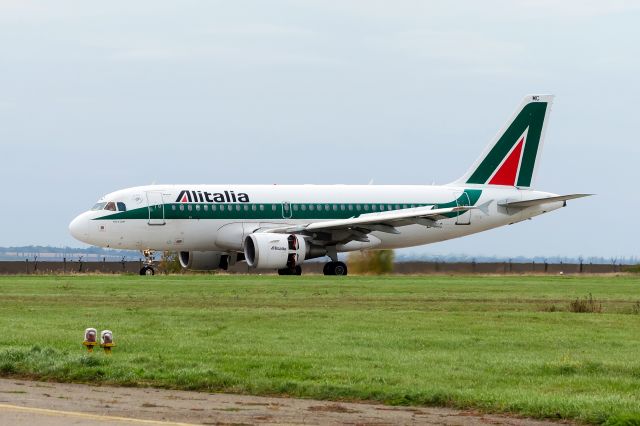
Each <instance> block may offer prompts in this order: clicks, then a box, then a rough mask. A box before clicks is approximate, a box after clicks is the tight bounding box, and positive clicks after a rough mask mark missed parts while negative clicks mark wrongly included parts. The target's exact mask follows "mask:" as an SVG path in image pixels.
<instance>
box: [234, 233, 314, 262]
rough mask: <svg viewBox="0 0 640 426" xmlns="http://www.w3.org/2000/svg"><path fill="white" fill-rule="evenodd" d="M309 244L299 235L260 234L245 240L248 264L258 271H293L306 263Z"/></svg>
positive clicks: (248, 236) (245, 254)
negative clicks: (287, 269)
mask: <svg viewBox="0 0 640 426" xmlns="http://www.w3.org/2000/svg"><path fill="white" fill-rule="evenodd" d="M307 248H308V246H307V243H306V241H305V240H304V238H302V237H301V236H299V235H295V234H291V235H283V234H269V233H266V232H258V233H255V234H250V235H247V236H246V237H245V239H244V257H245V259H246V261H247V264H248V265H249V266H250V267H252V268H258V269H282V268H290V269H293V268H295V267H296V265H299V264H301V263H302V262H304V259H305V257H306V254H307V251H308V250H307Z"/></svg>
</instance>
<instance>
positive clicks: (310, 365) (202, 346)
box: [0, 276, 640, 424]
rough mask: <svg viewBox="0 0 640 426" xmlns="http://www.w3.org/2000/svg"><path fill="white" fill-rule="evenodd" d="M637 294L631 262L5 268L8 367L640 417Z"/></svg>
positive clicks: (56, 376) (314, 394) (116, 380)
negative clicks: (88, 339)
mask: <svg viewBox="0 0 640 426" xmlns="http://www.w3.org/2000/svg"><path fill="white" fill-rule="evenodd" d="M589 294H592V295H593V298H594V299H595V300H597V301H598V302H599V303H601V304H602V310H603V312H602V313H572V312H569V305H570V303H571V302H572V301H575V300H576V298H584V297H587V296H588V295H589ZM639 300H640V278H638V277H633V276H626V277H624V276H621V277H611V276H608V277H596V276H588V277H570V276H564V277H537V276H536V277H520V276H505V277H476V276H464V277H463V276H451V277H448V276H438V277H379V278H378V277H375V278H370V277H333V278H332V277H322V276H318V277H312V276H307V277H304V276H303V277H273V276H176V277H161V276H156V277H137V276H130V277H126V276H77V277H60V276H57V277H47V276H41V277H27V276H25V277H0V375H4V376H26V377H34V378H39V379H43V380H57V381H74V382H87V383H110V384H121V385H131V386H159V387H167V388H179V389H193V390H203V391H221V392H239V393H250V394H258V395H291V396H301V397H310V398H323V399H334V400H372V401H380V402H383V403H387V404H403V405H446V406H451V407H460V408H474V409H479V410H481V411H488V412H506V413H515V414H518V415H526V416H533V417H538V418H563V419H565V418H569V419H577V420H579V421H584V422H590V423H605V422H609V423H610V424H634V423H633V422H634V421H635V422H638V420H640V314H639V311H638V309H637V307H636V308H634V306H637V302H638V301H639ZM86 327H96V328H97V329H98V330H102V329H105V328H109V329H111V330H113V332H114V337H115V339H116V343H117V345H118V346H117V347H116V348H115V349H114V353H113V355H112V356H111V357H107V356H105V355H104V354H103V353H101V352H98V353H94V354H93V355H87V354H86V350H85V349H84V348H83V347H82V345H81V342H82V334H83V331H84V329H85V328H86ZM636 424H637V423H636Z"/></svg>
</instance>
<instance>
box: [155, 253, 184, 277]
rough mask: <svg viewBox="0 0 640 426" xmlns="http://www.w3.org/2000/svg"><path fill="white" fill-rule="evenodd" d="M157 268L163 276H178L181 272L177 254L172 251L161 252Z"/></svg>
mask: <svg viewBox="0 0 640 426" xmlns="http://www.w3.org/2000/svg"><path fill="white" fill-rule="evenodd" d="M158 267H159V269H160V271H161V272H162V273H164V274H179V273H181V272H182V265H180V259H179V258H178V253H176V252H173V251H164V252H162V258H161V259H160V264H159V265H158Z"/></svg>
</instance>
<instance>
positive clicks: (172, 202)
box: [69, 185, 564, 252]
mask: <svg viewBox="0 0 640 426" xmlns="http://www.w3.org/2000/svg"><path fill="white" fill-rule="evenodd" d="M181 194H182V196H181ZM187 195H188V196H189V197H187ZM553 195H554V194H550V193H547V192H539V191H533V190H519V189H517V188H515V187H498V186H496V187H493V186H491V185H489V186H487V185H482V186H474V185H466V186H464V187H462V186H449V185H445V186H418V185H152V186H142V187H134V188H128V189H123V190H120V191H116V192H113V193H110V194H108V195H105V196H104V197H102V198H101V199H100V200H99V204H98V205H97V206H96V208H100V209H99V210H89V211H87V212H84V213H82V214H80V215H79V216H78V217H76V218H75V219H74V220H73V222H72V223H71V224H70V226H69V228H70V230H71V233H72V235H73V236H74V237H75V238H77V239H78V240H81V241H83V242H85V243H88V244H92V245H96V246H102V247H111V248H117V249H134V250H167V251H221V252H232V251H242V249H243V247H242V246H243V241H244V237H245V236H246V235H247V234H250V233H252V232H254V231H256V230H259V229H267V228H273V227H278V226H283V225H284V224H291V225H294V224H305V223H310V222H320V221H325V220H332V219H343V218H350V217H357V216H362V215H366V214H372V213H378V212H381V211H388V210H400V209H410V208H413V207H422V206H429V205H434V206H455V205H456V204H458V205H471V206H474V207H475V208H473V209H472V210H469V211H466V212H464V213H463V214H460V215H458V216H456V215H454V216H453V217H450V218H446V219H441V220H438V221H437V224H438V227H428V226H423V225H422V224H410V225H406V226H399V227H397V230H398V231H399V233H397V234H393V233H385V232H377V231H374V232H372V233H371V234H370V235H369V241H368V242H359V241H350V242H348V243H346V244H339V245H337V247H336V248H337V251H339V252H341V251H342V252H344V251H352V250H361V249H392V248H401V247H411V246H419V245H423V244H429V243H434V242H438V241H444V240H449V239H452V238H457V237H461V236H464V235H469V234H474V233H477V232H481V231H485V230H488V229H492V228H496V227H499V226H503V225H508V224H511V223H515V222H519V221H522V220H525V219H528V218H531V217H533V216H536V215H539V214H542V213H546V212H548V211H551V210H555V209H557V208H559V207H562V206H563V205H564V202H562V201H556V202H550V203H546V204H540V205H536V206H532V207H527V208H520V209H508V208H505V207H501V206H500V205H499V204H500V203H503V202H507V201H508V202H513V201H521V200H528V199H535V198H543V197H550V196H553ZM110 202H113V204H114V206H115V207H114V210H105V209H104V208H105V205H106V206H109V204H108V203H110ZM118 203H120V204H118ZM101 204H104V205H102V207H100V205H101ZM125 209H126V210H125Z"/></svg>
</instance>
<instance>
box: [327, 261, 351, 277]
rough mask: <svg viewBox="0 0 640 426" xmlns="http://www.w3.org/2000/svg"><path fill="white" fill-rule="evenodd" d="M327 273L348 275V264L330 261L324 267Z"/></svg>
mask: <svg viewBox="0 0 640 426" xmlns="http://www.w3.org/2000/svg"><path fill="white" fill-rule="evenodd" d="M322 273H323V274H325V275H347V265H345V264H344V262H334V261H332V262H329V263H327V264H325V265H324V268H322Z"/></svg>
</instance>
